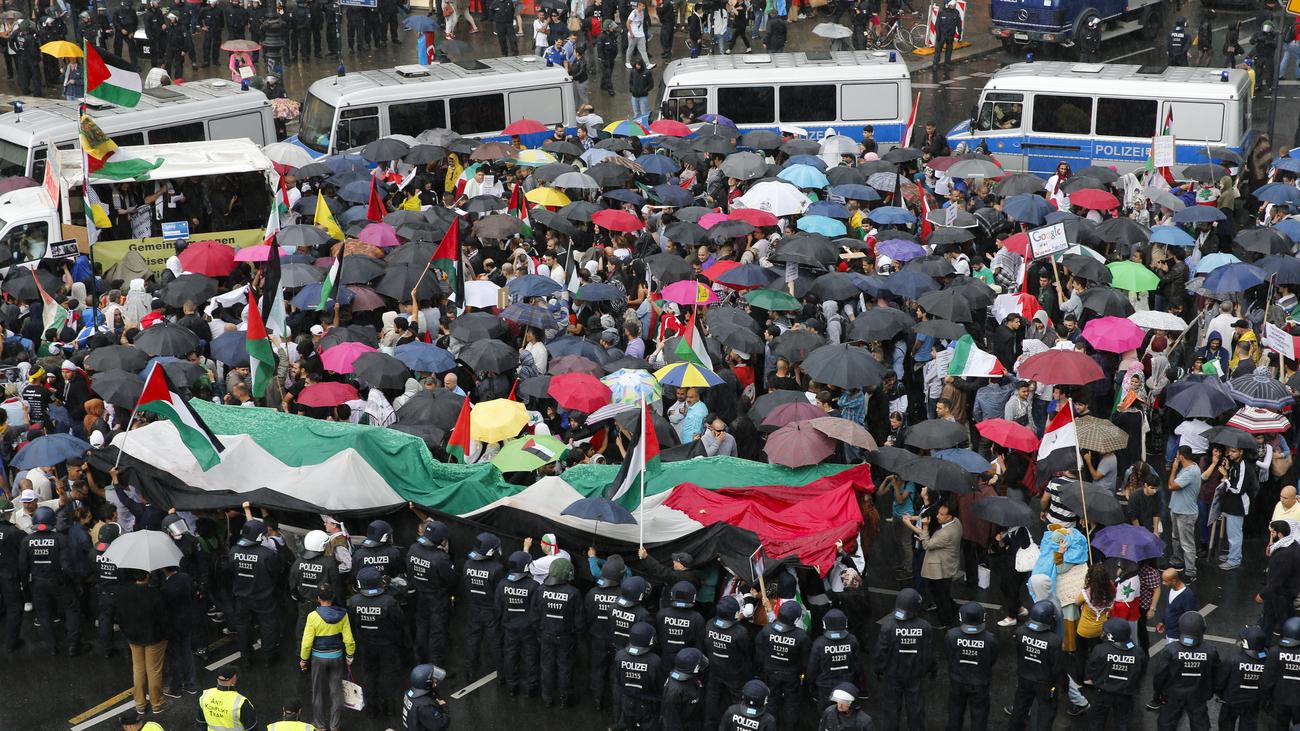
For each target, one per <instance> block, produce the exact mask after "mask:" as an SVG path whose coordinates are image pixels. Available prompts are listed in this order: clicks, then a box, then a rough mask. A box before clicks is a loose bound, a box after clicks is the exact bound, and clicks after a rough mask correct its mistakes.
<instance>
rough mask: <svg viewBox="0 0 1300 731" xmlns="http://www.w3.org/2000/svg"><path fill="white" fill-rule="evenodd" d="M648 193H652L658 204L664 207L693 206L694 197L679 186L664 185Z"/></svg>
mask: <svg viewBox="0 0 1300 731" xmlns="http://www.w3.org/2000/svg"><path fill="white" fill-rule="evenodd" d="M650 192H651V193H654V196H655V197H656V198H658V199H659V202H660V203H662V204H664V205H665V206H673V207H680V206H689V205H694V204H695V196H693V195H691V192H690V191H689V190H686V189H685V188H682V187H681V186H677V185H671V184H669V183H664V184H662V185H656V186H655V187H653V188H651V189H650Z"/></svg>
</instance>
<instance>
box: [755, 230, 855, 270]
mask: <svg viewBox="0 0 1300 731" xmlns="http://www.w3.org/2000/svg"><path fill="white" fill-rule="evenodd" d="M769 258H770V259H771V260H772V261H776V262H786V263H789V262H794V263H795V264H808V265H810V266H817V267H829V266H832V265H834V264H836V263H838V262H839V260H840V254H839V250H838V249H836V248H835V244H833V243H831V240H830V239H828V238H826V237H825V236H822V235H821V234H815V233H807V232H803V231H801V232H799V233H795V234H791V235H789V236H787V237H785V238H783V239H781V241H780V242H778V243H777V245H776V251H775V252H774V253H773V254H772V255H771V256H770V257H769Z"/></svg>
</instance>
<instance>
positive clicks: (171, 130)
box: [118, 122, 207, 145]
mask: <svg viewBox="0 0 1300 731" xmlns="http://www.w3.org/2000/svg"><path fill="white" fill-rule="evenodd" d="M206 134H207V133H206V131H205V130H204V129H203V123H202V122H186V123H185V124H174V125H172V126H170V127H158V128H157V129H151V130H149V144H151V145H165V144H173V143H177V142H202V141H203V139H204V135H206ZM118 144H121V143H118Z"/></svg>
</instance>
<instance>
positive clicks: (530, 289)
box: [507, 274, 564, 297]
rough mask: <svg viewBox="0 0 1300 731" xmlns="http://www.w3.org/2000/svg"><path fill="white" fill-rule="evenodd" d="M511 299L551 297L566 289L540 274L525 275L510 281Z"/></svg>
mask: <svg viewBox="0 0 1300 731" xmlns="http://www.w3.org/2000/svg"><path fill="white" fill-rule="evenodd" d="M507 286H508V288H509V290H510V296H511V297H549V296H550V295H552V294H555V293H556V292H559V291H560V290H562V289H564V287H563V286H561V285H560V283H559V282H556V281H555V280H554V279H551V278H550V277H544V276H542V275H540V274H525V275H523V276H522V277H516V278H514V279H512V280H510V283H509V284H508V285H507Z"/></svg>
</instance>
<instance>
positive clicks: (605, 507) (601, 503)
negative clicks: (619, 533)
mask: <svg viewBox="0 0 1300 731" xmlns="http://www.w3.org/2000/svg"><path fill="white" fill-rule="evenodd" d="M560 515H571V516H573V517H575V518H582V519H584V520H594V521H596V522H597V523H613V524H614V525H636V518H635V517H634V516H633V515H632V512H631V511H629V510H628V509H627V508H625V507H623V506H622V505H619V504H618V503H616V502H614V501H613V500H610V499H609V498H607V497H584V498H582V499H580V500H574V501H573V502H572V503H569V507H567V508H565V509H564V510H562V511H560Z"/></svg>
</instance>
